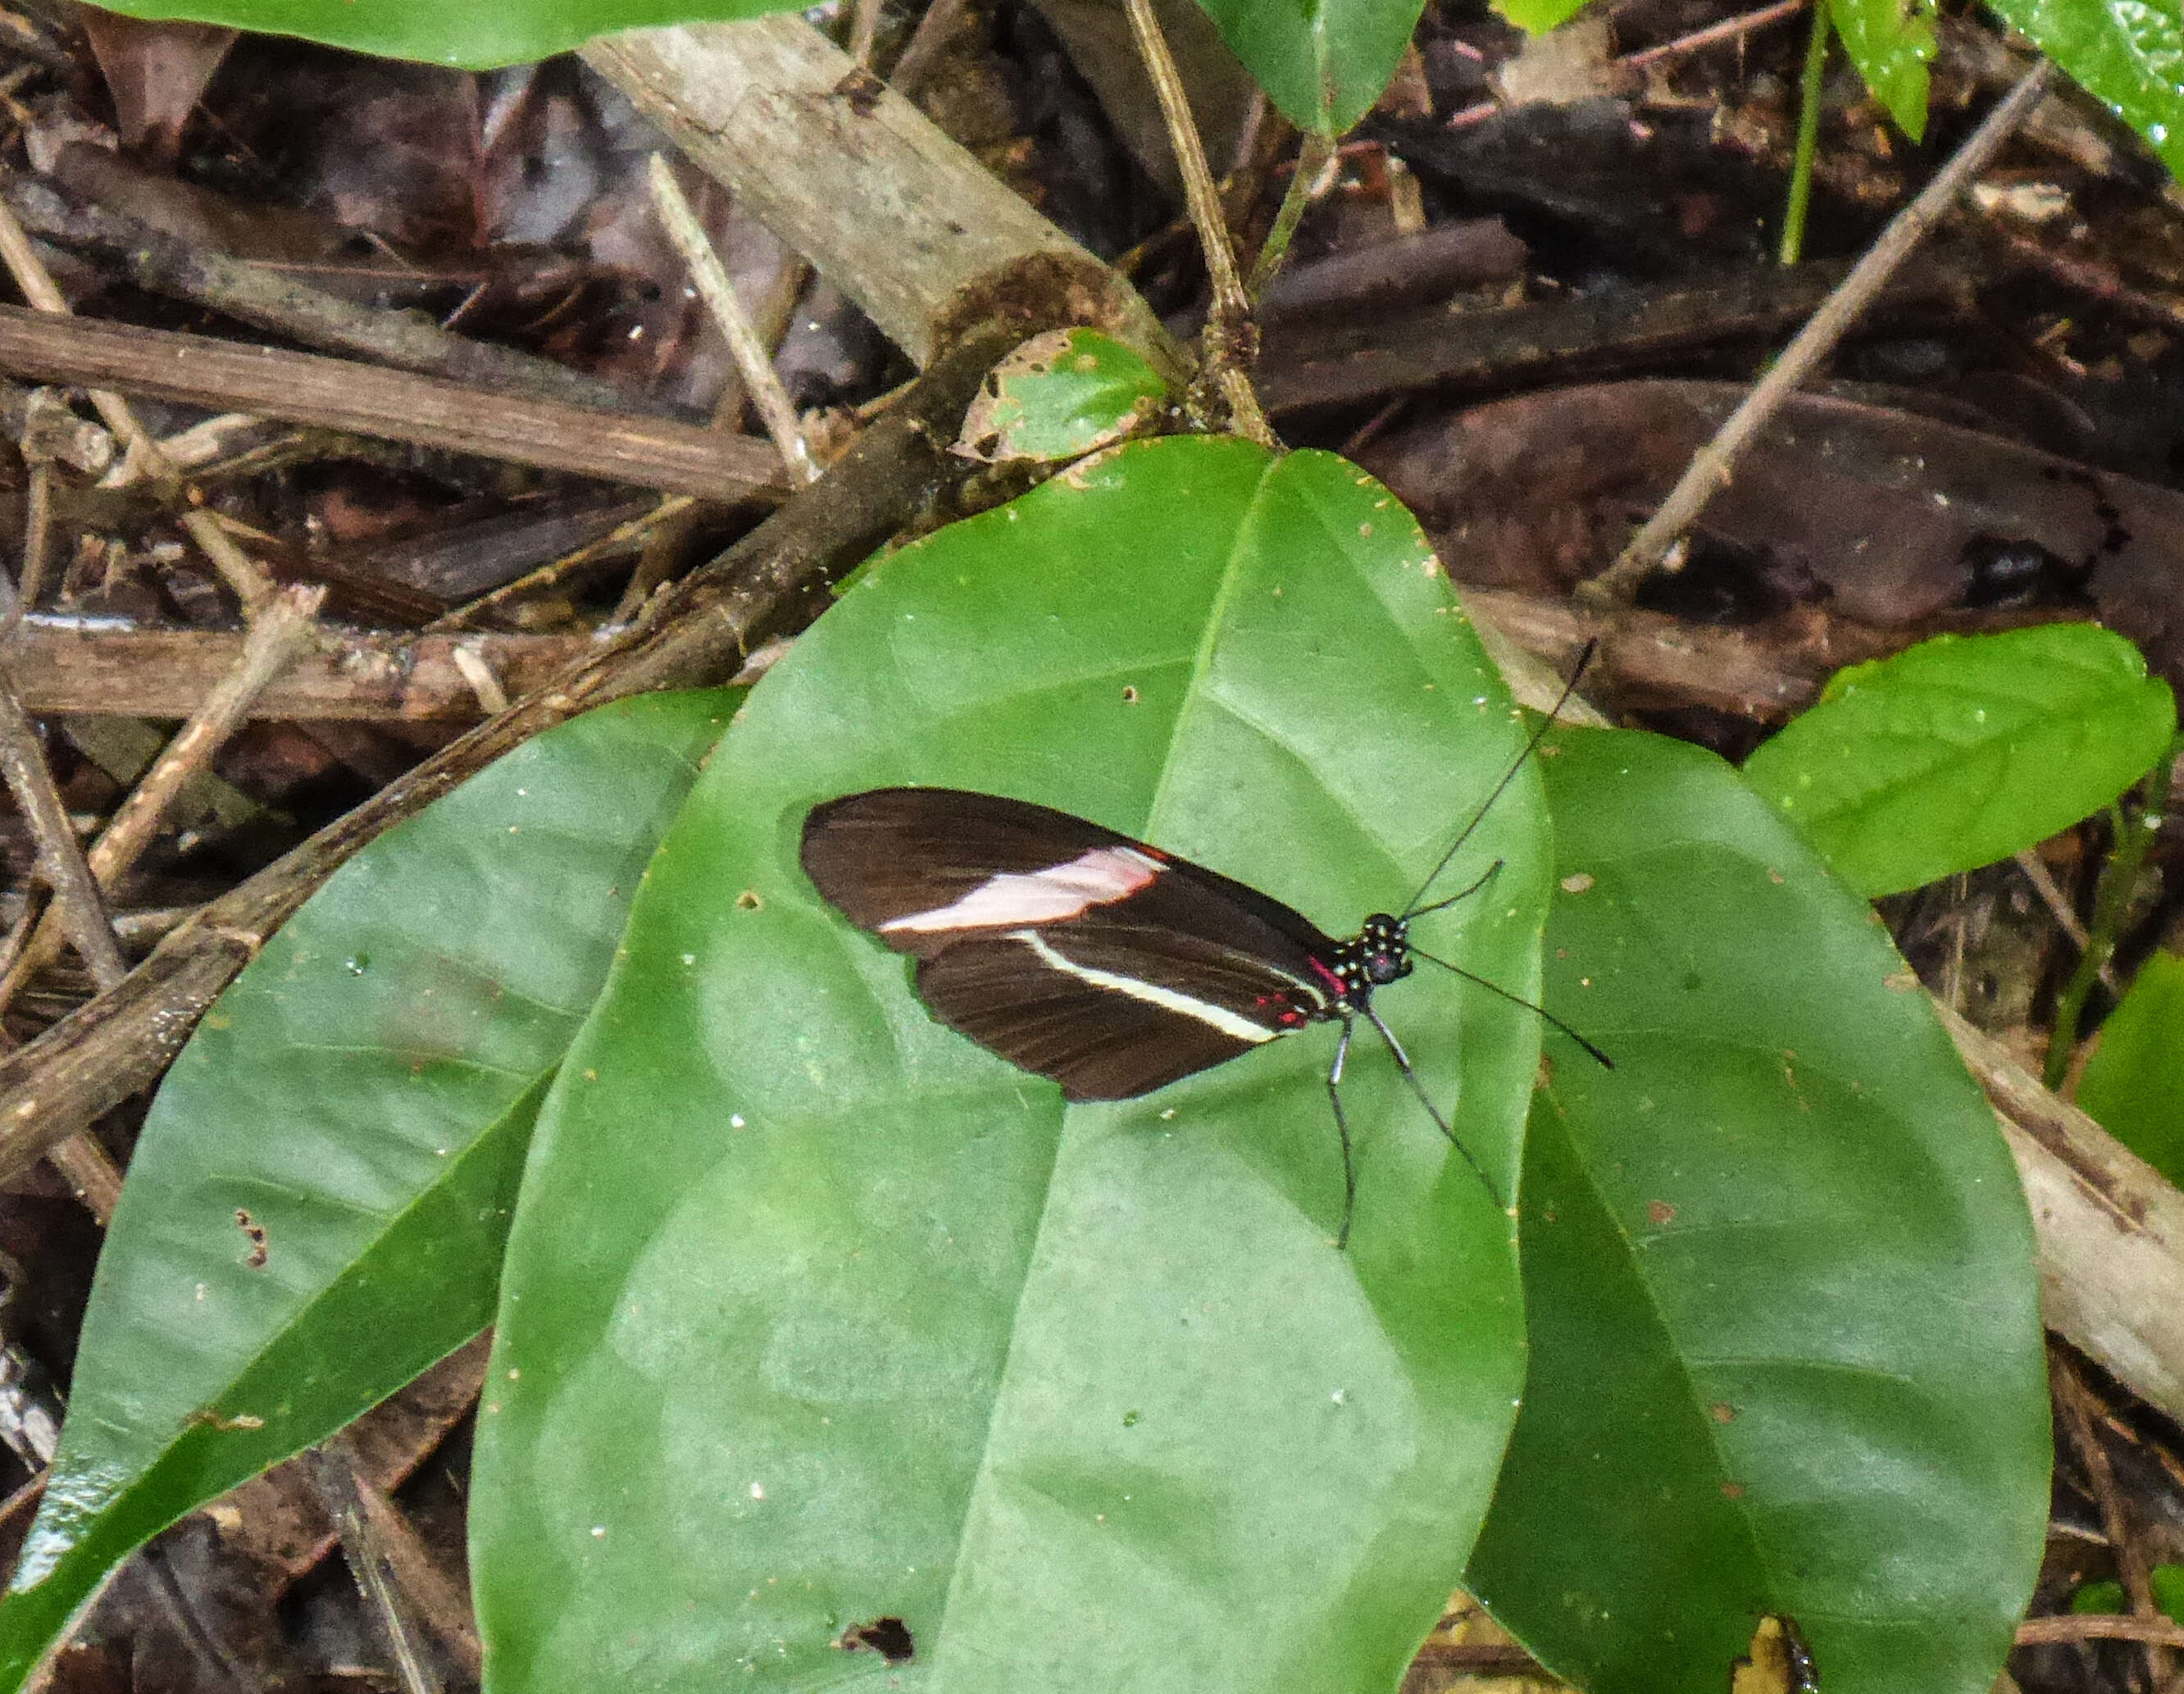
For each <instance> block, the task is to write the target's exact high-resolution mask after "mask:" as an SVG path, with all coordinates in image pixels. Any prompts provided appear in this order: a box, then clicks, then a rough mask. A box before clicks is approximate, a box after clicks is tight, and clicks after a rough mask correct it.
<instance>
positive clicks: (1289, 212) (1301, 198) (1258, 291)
mask: <svg viewBox="0 0 2184 1694" xmlns="http://www.w3.org/2000/svg"><path fill="white" fill-rule="evenodd" d="M1801 3H1802V0H1801ZM1333 163H1334V137H1331V136H1323V135H1322V134H1320V132H1319V131H1318V130H1307V131H1305V132H1304V138H1303V139H1302V140H1301V141H1300V142H1298V143H1297V156H1296V168H1295V170H1292V171H1291V172H1290V186H1289V188H1288V190H1287V191H1286V192H1284V194H1283V195H1282V204H1281V209H1280V210H1279V211H1278V212H1276V213H1275V214H1274V226H1273V228H1272V229H1270V230H1268V231H1267V239H1266V243H1265V245H1264V246H1262V247H1261V248H1260V249H1259V256H1258V258H1256V259H1254V260H1253V261H1252V262H1251V282H1250V284H1249V288H1250V293H1251V298H1252V299H1253V300H1254V301H1256V300H1257V299H1258V298H1259V297H1260V296H1261V295H1262V294H1263V293H1266V292H1267V284H1268V283H1269V282H1271V281H1273V280H1274V273H1275V272H1277V271H1278V270H1280V269H1281V268H1282V260H1283V259H1284V258H1286V257H1287V256H1288V254H1289V250H1290V239H1291V238H1292V237H1294V236H1295V234H1296V230H1297V226H1298V225H1299V224H1300V223H1301V222H1303V221H1304V215H1305V209H1306V208H1307V207H1308V206H1310V205H1311V204H1312V202H1313V201H1314V200H1315V199H1317V198H1318V197H1319V196H1320V195H1321V194H1322V193H1323V192H1326V191H1325V187H1324V186H1323V182H1322V180H1321V179H1322V178H1323V177H1324V176H1326V175H1327V167H1328V166H1329V165H1330V164H1333Z"/></svg>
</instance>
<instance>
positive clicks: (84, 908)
mask: <svg viewBox="0 0 2184 1694" xmlns="http://www.w3.org/2000/svg"><path fill="white" fill-rule="evenodd" d="M0 774H4V775H5V776H6V777H7V782H8V789H9V791H10V792H11V793H13V794H14V796H15V804H16V805H17V807H18V808H19V809H20V811H22V814H23V816H24V817H25V820H26V821H27V822H29V824H30V827H31V834H32V835H33V836H34V837H35V838H36V841H37V844H38V867H39V871H40V872H41V874H42V875H43V877H44V878H45V880H46V886H47V888H49V889H52V890H53V910H52V911H51V912H49V913H48V914H47V917H48V918H49V919H58V922H57V924H56V928H58V929H60V930H62V931H64V932H65V933H66V934H67V936H68V939H70V942H72V943H73V944H74V945H75V950H76V951H77V953H78V954H79V955H81V957H82V959H83V961H84V964H85V967H86V968H87V969H88V970H89V971H90V972H91V979H92V982H94V983H96V984H97V985H98V987H99V989H101V991H102V992H103V991H104V990H107V989H112V988H114V987H115V986H117V985H118V984H120V982H121V980H122V979H123V978H125V976H126V975H127V974H128V971H129V965H128V961H126V960H125V959H124V958H123V957H122V956H121V944H120V942H119V941H117V940H115V939H114V928H113V926H112V925H111V924H110V923H109V922H108V921H107V917H106V906H105V904H104V902H103V901H102V900H100V899H99V897H98V885H97V883H96V882H94V881H93V880H92V875H91V872H90V870H89V868H88V867H86V865H85V863H84V859H83V852H82V850H81V848H80V847H79V846H78V845H77V844H76V839H75V829H74V828H73V827H71V826H70V823H69V820H68V811H67V808H66V807H65V806H64V805H62V803H61V797H60V791H59V790H58V788H55V787H54V786H53V772H51V771H49V770H47V768H46V757H45V752H44V749H42V747H40V745H39V744H38V733H37V730H36V727H34V726H33V725H32V724H31V717H30V714H29V713H28V712H26V711H25V710H24V709H23V702H22V698H21V696H20V695H19V694H16V692H15V684H14V682H13V681H12V680H11V679H10V678H9V677H8V671H7V667H6V666H5V665H4V664H0ZM96 1115H97V1114H96V1113H93V1114H90V1115H88V1116H86V1117H85V1118H84V1120H83V1122H82V1123H80V1124H77V1125H75V1126H73V1128H71V1130H70V1134H67V1135H64V1136H62V1137H59V1138H58V1139H57V1140H55V1141H54V1143H53V1145H52V1146H50V1147H49V1148H47V1150H46V1151H47V1152H48V1153H50V1154H51V1156H52V1157H53V1162H54V1164H55V1165H57V1166H58V1167H59V1169H60V1172H61V1174H62V1175H63V1176H64V1177H65V1178H67V1179H68V1182H69V1185H70V1187H71V1188H73V1189H74V1190H75V1192H76V1194H77V1195H78V1196H79V1197H80V1198H81V1200H82V1201H83V1203H84V1205H85V1206H86V1208H87V1209H88V1210H89V1211H90V1212H91V1214H92V1217H94V1218H97V1220H98V1221H99V1223H101V1224H103V1223H105V1222H106V1221H107V1219H109V1218H111V1217H113V1215H114V1206H115V1205H116V1203H117V1202H118V1201H120V1198H121V1175H120V1172H119V1171H117V1170H116V1169H115V1168H114V1162H113V1160H111V1159H110V1158H109V1157H108V1156H107V1155H106V1150H105V1149H104V1148H103V1147H102V1146H100V1145H98V1143H97V1142H96V1141H94V1140H92V1138H91V1136H90V1135H89V1134H87V1133H81V1132H87V1131H88V1130H89V1128H90V1127H91V1119H92V1117H95V1116H96Z"/></svg>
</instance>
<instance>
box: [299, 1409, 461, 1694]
mask: <svg viewBox="0 0 2184 1694" xmlns="http://www.w3.org/2000/svg"><path fill="white" fill-rule="evenodd" d="M304 1474H306V1475H307V1476H309V1478H310V1479H311V1486H312V1489H313V1491H315V1493H316V1494H317V1495H318V1497H319V1503H320V1505H321V1506H323V1507H326V1515H327V1516H328V1517H329V1518H332V1519H333V1522H334V1530H335V1533H336V1534H337V1535H339V1536H340V1537H341V1545H342V1553H343V1557H344V1558H346V1559H347V1561H348V1569H349V1574H350V1575H351V1576H352V1577H354V1579H355V1580H356V1585H357V1590H358V1591H359V1593H360V1594H361V1595H362V1596H363V1597H364V1601H365V1607H366V1608H367V1609H368V1610H369V1611H370V1613H371V1614H372V1615H373V1616H374V1617H375V1618H376V1619H378V1621H379V1627H380V1630H381V1632H382V1634H383V1635H385V1636H386V1638H387V1650H388V1651H389V1652H391V1653H392V1654H393V1658H394V1669H395V1676H396V1679H397V1680H398V1684H399V1686H400V1687H401V1689H402V1694H439V1691H440V1689H441V1686H442V1684H441V1681H440V1679H439V1677H438V1675H437V1674H436V1672H435V1670H434V1667H433V1665H432V1655H431V1653H430V1652H428V1651H427V1649H426V1644H425V1640H424V1635H423V1633H422V1631H421V1627H420V1625H419V1624H418V1622H417V1619H415V1616H414V1615H413V1614H412V1608H411V1607H410V1605H409V1596H407V1595H405V1594H404V1592H403V1591H402V1590H401V1589H400V1588H399V1587H398V1585H396V1583H395V1580H394V1577H393V1571H392V1569H390V1561H389V1560H388V1558H387V1554H386V1552H385V1551H384V1550H383V1546H382V1543H383V1540H384V1537H383V1536H382V1535H381V1533H380V1524H379V1523H378V1522H377V1521H376V1520H375V1518H374V1517H373V1515H372V1513H371V1512H370V1508H369V1507H367V1506H366V1504H365V1499H364V1483H363V1479H361V1478H360V1477H359V1475H358V1474H357V1465H356V1458H355V1455H354V1451H353V1450H352V1449H351V1448H350V1446H349V1445H348V1442H347V1441H345V1440H342V1439H341V1438H340V1437H339V1436H337V1437H335V1438H334V1439H333V1440H330V1441H328V1442H327V1443H326V1445H325V1446H320V1447H313V1448H311V1449H309V1451H308V1452H305V1453H304Z"/></svg>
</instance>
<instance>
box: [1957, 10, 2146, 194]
mask: <svg viewBox="0 0 2184 1694" xmlns="http://www.w3.org/2000/svg"><path fill="white" fill-rule="evenodd" d="M1994 12H1995V15H1996V16H1997V17H1998V18H2000V19H2001V20H2003V22H2004V23H2005V24H2007V25H2009V26H2010V28H2012V29H2013V30H2018V31H2022V32H2023V33H2024V34H2025V36H2027V37H2028V38H2029V39H2030V40H2031V42H2032V44H2033V45H2034V46H2035V47H2038V48H2039V49H2040V51H2041V52H2042V53H2046V54H2047V55H2048V58H2050V59H2053V60H2054V61H2055V63H2056V64H2059V65H2060V66H2062V68H2063V69H2064V70H2065V71H2067V72H2068V73H2069V74H2070V77H2071V78H2072V80H2073V81H2075V82H2076V83H2077V84H2078V86H2080V87H2081V88H2083V89H2084V90H2085V91H2086V92H2087V93H2088V94H2090V95H2092V97H2093V98H2095V99H2096V100H2098V101H2099V102H2101V103H2102V104H2103V105H2105V106H2106V107H2107V108H2108V109H2109V110H2110V111H2112V112H2114V114H2116V115H2117V116H2118V117H2120V118H2121V119H2122V120H2124V121H2125V122H2126V123H2127V124H2129V125H2131V127H2132V128H2133V129H2135V130H2137V131H2138V132H2139V134H2141V135H2142V136H2144V137H2146V139H2147V142H2148V145H2150V146H2151V147H2152V148H2153V150H2154V152H2155V153H2158V154H2159V155H2160V157H2161V161H2162V163H2163V164H2166V165H2167V166H2168V167H2169V171H2170V175H2171V176H2184V17H2180V16H2179V14H2178V13H2177V9H2176V7H2175V6H2173V5H2167V4H2162V5H2147V4H2143V3H2141V0H2072V3H2070V4H2068V5H2056V4H2053V3H2052V0H1995V5H1994Z"/></svg>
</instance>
